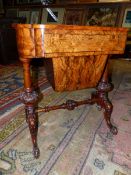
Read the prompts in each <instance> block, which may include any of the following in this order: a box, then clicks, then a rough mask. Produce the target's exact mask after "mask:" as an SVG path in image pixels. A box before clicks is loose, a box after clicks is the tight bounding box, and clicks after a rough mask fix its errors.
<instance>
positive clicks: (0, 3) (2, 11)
mask: <svg viewBox="0 0 131 175" xmlns="http://www.w3.org/2000/svg"><path fill="white" fill-rule="evenodd" d="M3 13H4V6H3V0H0V14H3Z"/></svg>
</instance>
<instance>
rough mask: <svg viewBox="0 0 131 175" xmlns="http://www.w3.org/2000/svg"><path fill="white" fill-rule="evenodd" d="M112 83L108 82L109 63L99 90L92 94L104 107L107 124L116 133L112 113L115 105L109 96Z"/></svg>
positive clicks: (98, 87) (98, 103) (99, 104)
mask: <svg viewBox="0 0 131 175" xmlns="http://www.w3.org/2000/svg"><path fill="white" fill-rule="evenodd" d="M112 88H113V87H112V84H111V83H109V82H108V63H107V65H106V67H105V70H104V74H103V76H102V79H101V81H100V82H99V84H98V86H97V92H96V94H94V95H93V96H92V98H95V99H96V103H97V105H98V106H100V107H101V108H102V109H104V118H105V120H106V123H107V126H108V127H109V129H110V131H111V132H112V133H113V134H114V135H116V134H117V132H118V131H117V128H116V127H115V126H113V124H112V123H111V120H110V118H111V114H112V110H113V105H112V103H111V102H110V100H109V98H108V92H109V91H111V90H112Z"/></svg>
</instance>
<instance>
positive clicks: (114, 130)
mask: <svg viewBox="0 0 131 175" xmlns="http://www.w3.org/2000/svg"><path fill="white" fill-rule="evenodd" d="M110 132H111V133H112V134H113V135H117V133H118V129H117V127H115V126H113V125H112V126H110Z"/></svg>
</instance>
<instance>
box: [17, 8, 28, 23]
mask: <svg viewBox="0 0 131 175" xmlns="http://www.w3.org/2000/svg"><path fill="white" fill-rule="evenodd" d="M18 17H23V18H26V23H30V11H29V10H20V11H19V13H18Z"/></svg>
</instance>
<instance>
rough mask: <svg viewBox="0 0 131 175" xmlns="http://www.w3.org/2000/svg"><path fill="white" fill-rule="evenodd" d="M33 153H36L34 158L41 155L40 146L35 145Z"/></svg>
mask: <svg viewBox="0 0 131 175" xmlns="http://www.w3.org/2000/svg"><path fill="white" fill-rule="evenodd" d="M33 155H34V158H36V159H38V158H39V156H40V150H39V148H38V147H34V148H33Z"/></svg>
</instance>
